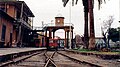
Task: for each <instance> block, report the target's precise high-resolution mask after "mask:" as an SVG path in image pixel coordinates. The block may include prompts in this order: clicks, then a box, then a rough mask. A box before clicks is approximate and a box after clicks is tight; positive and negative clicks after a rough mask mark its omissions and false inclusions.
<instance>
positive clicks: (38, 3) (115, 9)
mask: <svg viewBox="0 0 120 67" xmlns="http://www.w3.org/2000/svg"><path fill="white" fill-rule="evenodd" d="M21 1H25V2H26V4H27V5H28V6H29V8H30V9H31V11H32V12H33V14H34V15H35V18H34V26H38V27H41V26H42V21H43V22H44V24H47V23H51V21H52V20H53V22H52V23H54V22H55V21H54V20H55V17H56V16H57V15H59V14H61V15H62V16H63V17H65V20H64V22H65V23H69V22H70V4H69V3H68V4H67V6H66V7H63V3H62V0H21ZM119 6H120V0H106V3H103V4H102V5H101V9H100V10H99V9H98V3H97V0H95V6H94V22H95V23H94V24H95V36H96V37H100V36H102V35H101V34H102V33H101V26H102V24H103V21H104V20H107V19H108V18H109V16H113V17H114V22H113V23H112V27H114V28H116V27H118V26H120V23H119V22H118V21H119V20H120V17H119V16H120V14H119V12H120V7H119ZM83 11H84V10H83V5H82V0H79V1H78V4H77V5H74V6H71V23H72V24H74V35H75V34H79V35H83V34H84V12H83ZM61 32H62V33H61ZM57 33H59V34H61V35H64V31H63V30H59V31H57Z"/></svg>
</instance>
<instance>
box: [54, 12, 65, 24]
mask: <svg viewBox="0 0 120 67" xmlns="http://www.w3.org/2000/svg"><path fill="white" fill-rule="evenodd" d="M55 26H64V17H62V15H61V14H58V15H57V17H55Z"/></svg>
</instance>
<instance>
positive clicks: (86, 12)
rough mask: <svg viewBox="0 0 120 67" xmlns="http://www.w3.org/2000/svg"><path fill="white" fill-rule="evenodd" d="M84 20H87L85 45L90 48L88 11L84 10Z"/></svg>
mask: <svg viewBox="0 0 120 67" xmlns="http://www.w3.org/2000/svg"><path fill="white" fill-rule="evenodd" d="M84 10H85V9H84ZM84 20H85V25H84V26H85V27H84V46H85V48H88V45H89V37H88V11H84Z"/></svg>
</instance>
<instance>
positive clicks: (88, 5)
mask: <svg viewBox="0 0 120 67" xmlns="http://www.w3.org/2000/svg"><path fill="white" fill-rule="evenodd" d="M68 1H69V0H62V2H63V6H64V7H65V6H66V4H67V3H68ZM82 1H83V6H84V18H85V29H84V40H85V41H84V42H85V44H86V48H89V49H94V48H95V32H94V13H93V5H94V0H82ZM77 2H78V0H76V4H77ZM104 2H106V1H105V0H104ZM72 3H73V4H74V0H72ZM101 4H102V0H98V6H99V9H100V5H101ZM88 12H89V18H90V20H89V23H90V39H88ZM88 42H89V44H88Z"/></svg>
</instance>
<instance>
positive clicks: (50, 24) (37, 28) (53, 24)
mask: <svg viewBox="0 0 120 67" xmlns="http://www.w3.org/2000/svg"><path fill="white" fill-rule="evenodd" d="M47 26H56V25H55V23H48V24H44V25H43V27H37V26H34V27H33V30H42V29H43V28H44V27H47ZM58 26H59V25H58ZM61 26H62V25H61ZM63 26H74V25H73V24H72V23H64V25H63Z"/></svg>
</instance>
